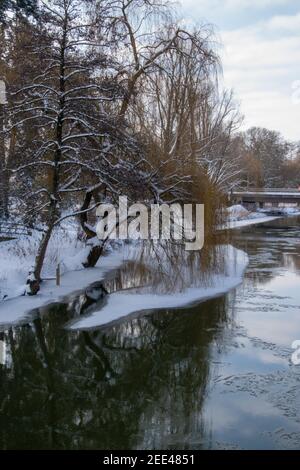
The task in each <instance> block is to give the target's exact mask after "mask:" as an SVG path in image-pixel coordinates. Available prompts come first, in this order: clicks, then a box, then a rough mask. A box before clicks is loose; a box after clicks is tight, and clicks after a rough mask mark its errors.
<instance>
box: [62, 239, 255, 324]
mask: <svg viewBox="0 0 300 470" xmlns="http://www.w3.org/2000/svg"><path fill="white" fill-rule="evenodd" d="M224 250H226V253H225V254H226V257H225V260H224V261H225V264H224V266H223V269H222V273H218V274H213V275H211V276H210V278H209V284H206V285H205V286H203V285H202V286H199V285H198V286H196V287H194V286H191V287H188V288H186V289H184V290H183V291H180V292H174V293H172V294H153V293H146V294H145V293H143V292H141V293H138V292H135V293H134V294H131V293H130V292H129V291H124V292H117V293H113V294H111V295H109V296H108V300H107V303H106V305H105V306H104V307H102V308H101V309H100V310H99V311H96V312H93V313H92V314H91V315H89V316H86V317H83V318H81V319H80V320H77V321H76V322H75V323H73V324H72V325H71V326H70V327H69V328H70V329H75V330H77V329H88V328H93V327H96V326H100V325H104V324H107V323H111V322H112V321H115V320H117V319H119V318H121V317H124V316H126V315H129V314H132V313H135V312H140V311H145V310H150V309H161V308H177V307H178V308H179V307H183V306H186V305H189V304H192V303H196V302H197V303H198V302H200V301H204V300H207V299H209V298H212V297H218V296H220V295H222V294H224V293H226V292H228V291H229V290H231V289H233V288H234V287H236V286H237V285H239V284H240V283H241V282H242V279H243V274H244V271H245V269H246V267H247V264H248V256H247V254H246V253H245V252H243V251H241V250H237V249H236V248H234V247H233V246H231V245H229V246H226V247H225V246H224Z"/></svg>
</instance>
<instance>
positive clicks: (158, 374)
mask: <svg viewBox="0 0 300 470" xmlns="http://www.w3.org/2000/svg"><path fill="white" fill-rule="evenodd" d="M232 243H233V244H234V246H236V247H237V248H241V249H243V250H245V251H246V252H247V253H248V255H249V259H250V263H249V266H248V268H247V271H246V273H245V277H244V281H243V283H242V284H241V285H240V286H239V287H238V288H236V289H235V290H233V291H231V292H229V293H228V294H226V295H223V296H221V297H219V298H217V299H213V300H209V301H206V302H204V303H201V304H198V305H194V306H192V307H188V308H181V309H162V310H155V311H148V312H143V313H141V314H140V315H132V316H129V317H126V318H123V319H120V320H119V321H117V322H115V323H114V324H112V325H108V326H103V327H101V328H95V329H92V330H86V331H84V330H83V331H82V330H81V331H76V330H69V329H67V328H65V325H66V324H68V322H69V321H70V320H72V318H73V316H74V312H73V311H72V308H70V305H69V306H67V305H64V304H57V305H54V306H52V307H51V308H46V309H42V310H41V311H36V312H34V313H33V316H32V321H30V322H29V323H27V324H25V325H24V324H23V325H20V326H16V327H13V328H10V329H6V330H4V331H2V332H1V333H0V341H1V342H0V345H1V348H0V363H1V365H0V448H2V449H140V448H145V449H210V448H212V449H299V448H300V366H297V365H293V362H292V361H291V355H292V353H293V350H292V348H291V344H292V342H293V341H295V340H300V219H297V218H289V219H285V220H280V221H276V222H273V223H272V224H271V225H270V224H269V225H268V226H266V225H261V226H259V227H251V228H250V227H249V228H245V229H243V231H238V232H235V234H234V235H233V240H232Z"/></svg>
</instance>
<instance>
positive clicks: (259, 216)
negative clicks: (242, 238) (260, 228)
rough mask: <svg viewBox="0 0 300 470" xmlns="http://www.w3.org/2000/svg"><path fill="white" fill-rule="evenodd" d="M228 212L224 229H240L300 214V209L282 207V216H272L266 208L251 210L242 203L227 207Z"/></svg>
mask: <svg viewBox="0 0 300 470" xmlns="http://www.w3.org/2000/svg"><path fill="white" fill-rule="evenodd" d="M227 212H228V218H227V222H226V223H225V224H223V225H222V227H221V229H222V230H231V229H238V228H243V227H247V226H251V225H257V224H264V223H266V222H271V221H272V220H276V219H280V218H281V217H285V216H293V215H300V210H298V209H297V208H286V209H282V216H272V215H267V214H268V212H266V211H264V210H260V211H257V212H249V211H247V210H246V209H245V208H244V207H243V206H241V205H235V206H231V207H229V208H228V209H227Z"/></svg>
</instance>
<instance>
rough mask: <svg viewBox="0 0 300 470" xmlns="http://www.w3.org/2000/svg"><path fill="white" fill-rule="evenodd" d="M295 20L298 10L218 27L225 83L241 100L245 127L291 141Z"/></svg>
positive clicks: (297, 38) (298, 42)
mask: <svg viewBox="0 0 300 470" xmlns="http://www.w3.org/2000/svg"><path fill="white" fill-rule="evenodd" d="M298 21H300V13H299V14H297V15H295V16H287V15H285V16H284V15H283V16H274V17H271V18H269V19H268V20H266V21H263V22H262V21H260V22H258V23H256V24H254V25H251V26H248V27H245V28H240V29H235V30H232V31H223V32H221V36H222V39H223V42H224V50H223V54H222V58H223V66H224V81H225V85H226V86H229V87H230V88H233V89H234V90H235V92H236V95H237V97H238V99H239V100H240V101H241V109H242V112H243V113H244V115H245V124H246V126H252V125H258V126H264V127H268V128H272V129H275V130H279V131H281V132H282V133H283V134H284V135H285V137H286V138H288V139H291V140H300V128H299V122H300V104H299V103H295V100H293V83H294V82H295V81H296V80H300V35H299V33H298V31H299V29H297V27H296V25H297V24H298ZM282 29H284V30H285V31H287V32H288V34H281V30H282Z"/></svg>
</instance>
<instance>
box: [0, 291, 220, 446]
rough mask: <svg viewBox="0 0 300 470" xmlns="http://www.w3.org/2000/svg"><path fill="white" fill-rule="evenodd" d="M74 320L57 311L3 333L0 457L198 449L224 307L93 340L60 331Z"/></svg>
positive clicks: (142, 321) (119, 328) (154, 318)
mask: <svg viewBox="0 0 300 470" xmlns="http://www.w3.org/2000/svg"><path fill="white" fill-rule="evenodd" d="M73 315H74V311H72V310H70V308H68V307H67V305H57V306H54V307H51V308H50V309H49V311H48V312H47V313H43V314H42V315H40V314H39V315H37V316H36V318H35V320H34V321H32V323H30V324H27V325H25V326H22V327H16V328H12V329H10V330H8V331H5V332H4V333H2V338H3V341H4V342H5V344H6V345H7V348H8V349H9V354H11V362H10V363H9V362H7V363H6V364H5V365H2V366H0V374H1V389H0V404H1V405H0V406H1V434H0V436H1V437H0V442H1V448H2V449H10V448H17V449H21V448H34V449H40V448H44V449H56V448H58V449H59V448H62V449H105V448H106V449H118V448H122V449H129V448H143V447H145V448H172V447H174V448H176V447H177V448H178V447H189V445H191V444H189V442H193V446H198V447H201V444H202V437H203V434H204V431H205V429H204V423H203V419H202V407H203V403H204V400H205V397H206V395H207V392H208V390H207V382H208V378H209V374H210V362H211V357H210V356H211V345H212V342H215V341H219V343H220V345H222V334H223V333H222V332H223V329H224V326H225V324H226V322H228V321H229V320H228V319H227V317H226V305H225V299H224V298H222V299H218V300H213V301H210V302H207V303H205V304H202V305H200V306H195V307H193V308H189V309H180V310H163V311H156V312H152V313H150V312H149V313H147V314H143V315H140V316H136V317H131V318H127V319H126V320H125V321H122V322H120V323H118V324H115V325H112V326H110V327H106V328H102V329H97V330H92V331H81V332H78V331H68V330H66V329H63V325H65V324H66V323H67V322H68V321H69V320H70V319H71V318H72V316H73Z"/></svg>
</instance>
